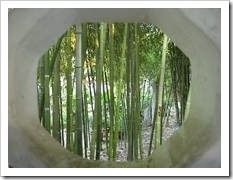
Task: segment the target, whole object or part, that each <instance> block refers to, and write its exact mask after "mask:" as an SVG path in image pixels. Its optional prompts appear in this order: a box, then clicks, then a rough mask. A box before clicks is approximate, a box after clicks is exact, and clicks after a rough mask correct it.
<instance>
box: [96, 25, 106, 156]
mask: <svg viewBox="0 0 233 180" xmlns="http://www.w3.org/2000/svg"><path fill="white" fill-rule="evenodd" d="M106 26H107V25H106V24H105V23H100V48H99V58H98V60H97V62H96V96H95V121H96V123H97V129H96V130H97V137H96V160H99V159H100V148H101V128H102V107H101V83H102V71H103V59H104V49H105V40H106Z"/></svg>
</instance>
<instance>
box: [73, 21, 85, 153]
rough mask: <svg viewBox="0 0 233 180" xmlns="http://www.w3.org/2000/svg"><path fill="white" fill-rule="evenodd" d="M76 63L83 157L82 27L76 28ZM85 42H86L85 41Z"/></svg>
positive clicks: (78, 125) (79, 150) (79, 140)
mask: <svg viewBox="0 0 233 180" xmlns="http://www.w3.org/2000/svg"><path fill="white" fill-rule="evenodd" d="M76 31H77V32H76V33H77V36H76V37H77V38H76V61H75V78H76V131H77V154H78V155H80V156H81V157H82V156H83V145H82V144H83V143H82V139H83V138H82V130H83V127H82V126H83V124H82V118H83V114H82V112H83V110H82V108H83V107H82V26H81V25H77V26H76ZM83 41H84V40H83Z"/></svg>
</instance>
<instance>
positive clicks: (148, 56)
mask: <svg viewBox="0 0 233 180" xmlns="http://www.w3.org/2000/svg"><path fill="white" fill-rule="evenodd" d="M166 59H167V60H166ZM190 74H191V73H190V63H189V59H188V58H187V57H186V56H185V55H184V54H183V53H182V52H181V51H180V50H179V49H178V48H177V47H176V46H175V44H174V43H171V42H170V41H169V38H168V37H167V36H166V35H165V34H164V33H162V32H161V31H160V30H159V29H158V28H157V27H156V26H154V25H150V24H149V25H147V24H139V23H110V24H107V23H83V24H79V25H75V26H72V27H70V28H69V29H68V30H67V32H66V33H64V34H63V35H62V36H61V37H60V38H59V39H58V41H57V43H56V44H55V45H53V46H52V47H51V48H50V49H49V50H48V51H46V53H45V54H44V55H43V56H42V57H41V60H40V62H39V67H38V74H37V91H38V106H39V108H38V112H39V118H40V122H41V125H42V126H44V127H45V129H46V130H47V131H48V132H49V133H50V134H51V135H52V136H53V137H54V138H55V139H56V140H57V141H59V142H60V143H61V144H62V146H64V147H65V148H66V149H68V150H70V151H72V152H74V153H76V154H78V155H79V156H81V157H85V158H87V159H92V160H102V159H103V158H105V159H108V160H112V161H116V160H119V156H120V155H119V150H121V151H124V152H125V154H126V155H125V157H124V160H128V161H133V160H138V159H143V158H145V157H147V155H145V154H147V152H148V155H150V154H151V153H152V151H153V150H154V149H157V148H158V147H159V146H160V145H161V144H162V143H163V142H162V136H163V131H164V129H165V128H166V126H169V124H170V121H174V120H170V114H171V112H172V110H171V109H174V108H175V109H176V112H175V115H174V116H175V117H176V118H175V119H176V121H177V122H176V123H177V124H179V126H181V125H182V124H183V123H184V121H185V119H186V118H187V116H188V112H189V106H190V96H191V91H190V76H191V75H190ZM152 99H153V100H152ZM151 108H153V110H152V111H151V110H150V111H149V112H146V113H145V110H146V109H151ZM144 115H145V117H144ZM146 131H147V134H148V133H149V134H148V135H147V136H148V137H150V138H149V139H148V140H147V141H148V142H149V143H148V144H146V143H145V140H144V139H143V137H144V136H145V135H144V134H145V132H146Z"/></svg>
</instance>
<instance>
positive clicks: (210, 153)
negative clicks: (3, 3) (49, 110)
mask: <svg viewBox="0 0 233 180" xmlns="http://www.w3.org/2000/svg"><path fill="white" fill-rule="evenodd" d="M220 15H221V12H220V9H130V10H128V9H85V10H84V9H14V10H12V11H10V13H9V62H8V67H9V69H8V76H9V77H8V84H9V85H8V88H9V97H8V101H9V102H8V108H9V112H8V116H9V138H8V141H9V143H8V144H9V145H8V146H9V157H8V158H9V164H11V165H12V166H13V167H220V166H221V154H220V151H221V146H220V145H221V142H220V134H221V132H220V129H221V116H220V115H221V114H220V113H221V107H220V104H221V103H220V102H221V82H220V78H221V72H220V64H221V63H220V61H221V56H220V55H221V52H220V45H221V44H220V37H221V36H220V27H221V22H220V17H221V16H220ZM86 21H92V22H93V21H98V22H100V21H107V22H116V21H118V22H145V23H153V24H156V25H157V26H158V27H160V28H161V29H162V30H163V31H164V32H165V33H167V34H168V35H169V36H170V37H171V39H172V40H173V41H174V42H175V43H176V44H177V45H178V46H179V47H180V48H181V49H182V51H183V52H184V53H185V54H186V55H187V56H188V57H189V58H190V60H191V67H192V96H191V109H190V115H189V118H188V120H187V121H186V122H185V123H184V126H183V127H182V128H181V129H180V130H179V131H178V132H177V133H176V134H175V135H174V136H173V137H172V138H171V139H170V140H169V141H168V142H166V143H165V144H163V145H162V146H161V148H159V149H158V150H156V151H155V152H154V153H153V154H152V155H151V157H149V158H148V159H147V160H144V161H139V162H131V163H114V162H98V161H88V160H83V159H82V158H80V157H78V156H76V155H74V154H72V153H70V152H68V151H66V150H65V149H64V148H62V147H61V146H60V145H59V144H58V143H57V142H56V141H55V140H54V139H53V138H52V137H49V136H48V133H47V132H46V131H45V130H44V129H43V128H42V127H41V126H40V124H39V119H38V112H37V95H36V68H37V63H38V59H39V57H40V56H41V55H42V54H43V52H45V50H46V49H48V48H49V47H50V46H51V45H52V44H53V43H54V42H56V40H57V39H58V37H59V36H61V34H62V33H63V32H65V30H66V29H67V28H68V27H69V26H70V25H72V24H78V23H81V22H86Z"/></svg>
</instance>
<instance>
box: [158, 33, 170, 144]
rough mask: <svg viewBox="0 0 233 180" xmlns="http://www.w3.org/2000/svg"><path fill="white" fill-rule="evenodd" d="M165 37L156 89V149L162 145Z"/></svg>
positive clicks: (165, 37)
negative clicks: (157, 87)
mask: <svg viewBox="0 0 233 180" xmlns="http://www.w3.org/2000/svg"><path fill="white" fill-rule="evenodd" d="M167 43H168V40H167V35H166V34H164V40H163V51H162V60H161V72H160V79H159V89H158V103H157V107H158V109H157V113H156V136H155V137H156V138H155V147H156V148H158V147H159V146H160V145H161V144H162V122H161V121H162V95H163V94H162V93H163V84H164V73H165V63H166V53H167Z"/></svg>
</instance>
